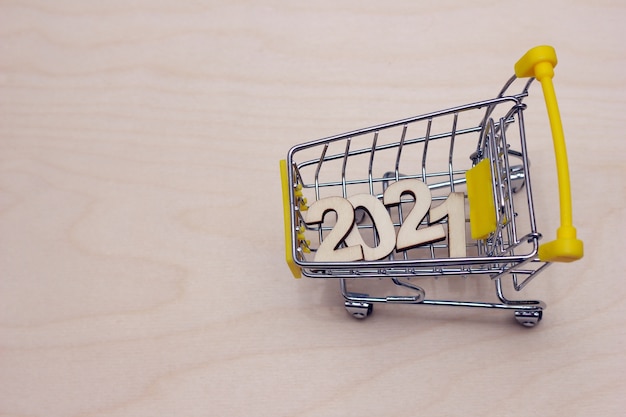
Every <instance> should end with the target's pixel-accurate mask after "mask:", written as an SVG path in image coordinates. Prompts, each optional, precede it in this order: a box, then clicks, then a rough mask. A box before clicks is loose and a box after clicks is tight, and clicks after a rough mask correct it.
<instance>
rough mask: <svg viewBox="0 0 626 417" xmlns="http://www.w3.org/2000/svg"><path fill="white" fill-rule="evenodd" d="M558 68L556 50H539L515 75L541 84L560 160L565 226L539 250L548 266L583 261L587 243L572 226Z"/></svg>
mask: <svg viewBox="0 0 626 417" xmlns="http://www.w3.org/2000/svg"><path fill="white" fill-rule="evenodd" d="M556 64H557V59H556V52H555V50H554V48H553V47H551V46H537V47H535V48H532V49H531V50H529V51H528V52H526V54H525V55H524V56H523V57H522V58H521V59H520V60H519V61H517V63H516V64H515V75H516V76H517V77H518V78H524V77H535V78H536V79H537V80H538V81H539V82H540V83H541V88H542V90H543V96H544V99H545V101H546V107H547V110H548V118H549V120H550V129H551V130H552V140H553V142H554V154H555V157H556V172H557V179H558V183H559V203H560V207H561V225H560V226H559V228H558V229H557V231H556V239H555V240H553V241H551V242H547V243H544V244H542V245H540V246H539V259H541V260H542V261H546V262H572V261H575V260H578V259H580V258H582V257H583V242H582V241H581V240H579V239H577V238H576V228H574V226H573V222H572V197H571V190H570V180H569V168H568V163H567V152H566V150H565V136H564V135H563V125H562V124H561V116H560V113H559V106H558V103H557V100H556V94H555V92H554V85H553V84H552V77H554V67H555V66H556Z"/></svg>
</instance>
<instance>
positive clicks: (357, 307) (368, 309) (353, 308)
mask: <svg viewBox="0 0 626 417" xmlns="http://www.w3.org/2000/svg"><path fill="white" fill-rule="evenodd" d="M344 305H345V306H346V310H347V311H348V313H350V314H351V315H352V317H354V318H355V319H364V318H366V317H367V316H369V315H370V314H372V311H373V310H374V305H372V304H370V303H359V302H355V301H346V302H345V303H344Z"/></svg>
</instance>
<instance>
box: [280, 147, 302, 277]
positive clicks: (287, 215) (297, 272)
mask: <svg viewBox="0 0 626 417" xmlns="http://www.w3.org/2000/svg"><path fill="white" fill-rule="evenodd" d="M280 178H281V183H282V188H283V217H284V220H285V259H286V260H287V265H289V269H291V273H292V274H293V277H294V278H301V277H302V270H301V269H300V268H299V267H298V265H296V263H295V262H294V260H293V254H292V250H291V248H292V238H293V237H292V236H291V204H290V203H289V191H290V190H289V177H288V175H287V161H286V160H284V159H282V160H281V161H280Z"/></svg>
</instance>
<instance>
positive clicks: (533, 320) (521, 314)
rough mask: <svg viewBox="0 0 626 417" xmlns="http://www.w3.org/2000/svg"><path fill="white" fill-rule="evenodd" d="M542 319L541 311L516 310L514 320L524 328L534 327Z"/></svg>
mask: <svg viewBox="0 0 626 417" xmlns="http://www.w3.org/2000/svg"><path fill="white" fill-rule="evenodd" d="M542 317H543V311H542V310H530V311H528V310H517V311H516V312H515V320H517V322H518V323H519V324H521V325H522V326H524V327H535V326H536V325H538V324H539V322H540V321H541V319H542Z"/></svg>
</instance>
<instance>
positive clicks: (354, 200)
mask: <svg viewBox="0 0 626 417" xmlns="http://www.w3.org/2000/svg"><path fill="white" fill-rule="evenodd" d="M348 201H350V203H351V204H352V207H354V208H355V209H358V208H363V209H365V210H366V211H367V212H368V214H369V215H370V217H371V218H372V222H373V226H374V227H375V228H376V234H377V236H378V245H377V246H375V247H371V246H369V245H368V244H366V243H365V241H364V240H363V236H361V233H360V232H359V228H358V227H356V226H355V227H353V228H352V230H351V231H350V233H348V236H346V239H345V240H346V244H347V245H349V246H352V245H354V246H357V245H360V246H361V247H362V248H363V259H365V260H366V261H375V260H378V259H382V258H384V257H386V256H387V255H389V254H390V253H391V252H392V251H393V248H394V247H395V246H396V231H395V229H394V227H393V222H392V221H391V217H389V213H388V212H387V209H386V208H385V206H384V205H383V203H382V202H381V201H380V200H379V199H377V198H376V197H374V196H372V195H370V194H357V195H353V196H351V197H348Z"/></svg>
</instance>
